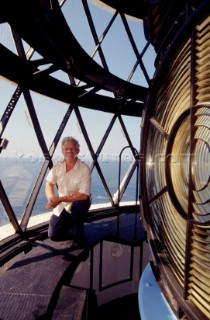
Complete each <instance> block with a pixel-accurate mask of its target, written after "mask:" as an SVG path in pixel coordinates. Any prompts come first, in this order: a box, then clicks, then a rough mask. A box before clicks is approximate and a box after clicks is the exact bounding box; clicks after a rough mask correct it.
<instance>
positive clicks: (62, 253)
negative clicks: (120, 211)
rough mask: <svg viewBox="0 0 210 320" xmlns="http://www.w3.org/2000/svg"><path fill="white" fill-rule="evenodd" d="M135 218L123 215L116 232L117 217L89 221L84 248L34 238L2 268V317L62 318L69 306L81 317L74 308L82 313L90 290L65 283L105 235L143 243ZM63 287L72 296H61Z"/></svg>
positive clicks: (140, 230) (22, 319) (141, 233)
mask: <svg viewBox="0 0 210 320" xmlns="http://www.w3.org/2000/svg"><path fill="white" fill-rule="evenodd" d="M134 221H135V215H133V214H128V215H122V216H120V219H119V226H120V228H119V230H118V231H119V232H118V233H117V234H116V231H117V229H116V227H117V219H116V217H115V218H107V219H103V220H99V221H97V222H91V223H87V224H86V225H85V235H86V248H85V249H83V250H81V249H80V250H75V251H72V250H71V248H70V244H71V241H66V242H59V243H56V242H53V241H51V240H50V239H48V238H46V239H45V240H43V241H40V240H38V241H35V243H34V246H33V248H32V250H31V251H30V252H28V253H27V254H24V253H21V254H20V255H19V256H18V257H16V258H15V259H14V261H13V262H10V265H9V266H7V265H5V266H4V267H2V269H1V273H0V288H1V289H0V291H1V292H0V297H1V299H0V319H1V320H10V319H11V320H13V319H14V318H16V319H21V320H24V319H27V320H30V319H54V320H55V319H59V320H61V319H64V318H65V317H66V315H65V309H66V308H67V310H66V312H68V315H69V316H70V313H72V314H71V317H70V318H69V319H80V317H79V318H78V317H75V308H76V309H77V316H78V312H79V310H80V309H81V310H80V313H82V309H83V308H84V307H85V301H86V296H87V292H86V291H85V290H77V289H75V288H70V287H63V285H65V284H66V283H67V282H68V283H69V282H70V279H71V278H72V276H73V274H74V271H75V268H76V267H77V265H78V263H79V262H80V261H81V260H85V259H86V257H87V255H88V254H89V253H88V252H89V250H90V249H91V247H93V246H94V245H95V244H97V243H98V242H99V241H101V240H102V239H110V240H112V241H116V242H120V243H126V244H130V245H134V246H137V245H140V244H141V243H142V242H143V241H144V240H145V235H144V230H143V228H142V227H141V225H140V221H139V222H138V224H137V237H134V235H135V232H134ZM61 289H62V290H67V291H68V292H69V293H68V297H71V299H70V300H69V298H68V301H66V300H65V299H62V295H63V296H65V294H63V292H62V290H61ZM71 300H72V301H71ZM75 301H76V302H77V307H75ZM78 303H79V307H78ZM55 306H56V307H55ZM71 306H72V307H71ZM91 320H92V319H91Z"/></svg>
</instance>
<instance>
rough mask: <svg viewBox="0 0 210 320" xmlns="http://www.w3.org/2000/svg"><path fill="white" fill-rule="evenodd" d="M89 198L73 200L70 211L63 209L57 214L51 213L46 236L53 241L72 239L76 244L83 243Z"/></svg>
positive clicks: (89, 203)
mask: <svg viewBox="0 0 210 320" xmlns="http://www.w3.org/2000/svg"><path fill="white" fill-rule="evenodd" d="M90 205H91V202H90V199H88V200H84V201H75V202H73V204H72V207H71V213H69V212H67V211H66V210H65V209H63V211H62V212H61V214H60V215H59V217H58V216H56V215H52V216H51V218H50V222H49V227H48V236H49V238H50V239H52V240H53V241H64V240H69V239H73V240H74V241H75V242H77V243H78V244H81V245H83V244H84V222H85V219H86V217H87V213H88V210H89V208H90Z"/></svg>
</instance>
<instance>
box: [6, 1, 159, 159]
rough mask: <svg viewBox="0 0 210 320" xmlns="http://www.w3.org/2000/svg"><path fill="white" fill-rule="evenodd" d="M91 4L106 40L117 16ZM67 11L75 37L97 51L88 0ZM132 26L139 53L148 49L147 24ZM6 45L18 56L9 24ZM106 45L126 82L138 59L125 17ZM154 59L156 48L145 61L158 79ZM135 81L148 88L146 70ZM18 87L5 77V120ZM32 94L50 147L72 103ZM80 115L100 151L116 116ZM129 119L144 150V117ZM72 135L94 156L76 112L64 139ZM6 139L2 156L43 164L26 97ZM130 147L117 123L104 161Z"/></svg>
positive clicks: (130, 128) (83, 151)
mask: <svg viewBox="0 0 210 320" xmlns="http://www.w3.org/2000/svg"><path fill="white" fill-rule="evenodd" d="M88 3H89V8H90V11H91V14H92V18H93V21H94V24H95V27H96V30H97V34H98V36H99V37H100V35H101V34H102V33H103V31H104V29H105V28H106V26H107V24H108V22H109V21H110V19H111V17H112V13H110V12H108V11H105V10H101V9H100V8H98V7H97V6H95V5H93V4H92V2H91V1H89V2H88ZM62 10H63V13H64V16H65V18H66V20H67V22H68V24H69V26H70V29H71V31H72V32H73V34H74V36H75V37H76V39H77V40H78V42H79V43H80V45H81V46H82V47H83V49H84V50H85V51H86V52H87V53H89V54H90V53H91V52H92V50H93V48H94V42H93V39H92V36H91V33H90V30H89V26H88V23H87V19H86V17H85V15H84V13H83V6H82V1H78V0H71V1H70V0H67V1H66V2H65V4H64V6H63V9H62ZM78 17H79V18H78ZM129 27H130V29H131V31H132V34H133V37H134V39H135V40H136V44H137V46H138V49H139V50H142V49H143V47H144V45H145V44H146V40H145V39H144V36H143V24H142V23H139V22H136V21H133V20H129ZM0 43H2V44H3V45H5V46H6V47H7V48H9V49H10V50H12V51H13V52H15V51H16V50H15V46H14V42H13V39H12V36H11V30H10V26H9V25H7V24H1V25H0ZM24 47H25V49H26V50H27V49H28V48H29V46H28V44H26V43H24ZM101 47H102V50H103V52H104V55H105V57H106V62H107V64H108V67H109V70H110V72H112V73H113V74H115V75H117V76H118V77H121V78H122V79H124V80H126V79H127V78H128V76H129V73H130V70H131V69H132V67H133V65H134V63H135V61H136V58H135V55H134V52H133V50H132V49H131V47H130V45H129V46H128V38H127V35H126V33H125V30H124V28H123V24H122V21H121V19H120V17H118V18H117V19H116V21H115V22H114V24H113V27H112V29H111V31H110V33H109V34H108V35H107V36H106V38H105V39H104V41H103V43H102V46H101ZM154 57H155V54H154V50H153V49H152V48H150V49H149V50H148V54H147V55H145V57H144V59H143V61H144V63H145V65H146V69H147V71H148V74H149V77H150V78H152V76H153V73H154ZM39 58H40V56H39V55H38V54H37V53H35V54H34V56H33V57H32V59H34V60H35V59H39ZM94 59H95V60H96V62H97V63H99V64H101V62H100V60H99V57H98V55H97V54H96V55H95V57H94ZM53 76H55V77H56V78H59V79H62V81H66V82H68V77H67V75H66V74H63V73H61V72H59V73H58V72H57V73H56V74H54V75H53ZM131 82H133V83H135V84H138V85H143V86H148V85H147V83H146V81H145V79H144V76H143V74H142V71H141V69H140V68H137V70H136V72H135V75H134V76H133V78H132V79H131ZM15 89H16V84H12V83H11V82H8V81H5V79H3V78H1V77H0V98H1V99H0V101H1V102H0V116H2V114H3V112H4V110H5V107H6V106H7V105H8V102H9V99H10V98H11V95H12V94H13V92H14V91H15ZM102 94H104V95H106V94H108V95H110V93H107V92H105V91H103V92H102ZM31 96H32V99H33V101H34V106H35V109H36V113H37V117H38V119H39V121H40V125H41V127H42V130H43V134H44V136H45V138H46V143H47V146H48V147H50V145H51V143H52V141H53V138H54V136H55V133H56V131H57V128H58V125H59V123H60V122H61V120H62V118H63V117H64V115H65V113H66V111H67V108H68V105H67V104H64V103H61V102H59V101H56V100H53V99H50V98H46V97H43V96H41V95H39V94H37V93H34V92H32V91H31ZM80 112H81V115H82V118H83V121H84V123H85V126H86V129H87V131H88V134H89V137H90V140H91V142H92V144H93V148H94V151H96V150H97V148H98V146H99V144H100V141H101V138H102V137H103V134H104V132H105V130H106V129H107V127H108V125H109V123H110V121H111V119H112V116H113V115H112V114H106V113H104V112H96V111H94V110H88V109H85V108H80ZM123 121H124V123H125V126H126V127H127V130H128V133H129V135H130V137H131V140H132V141H133V143H134V147H135V148H137V149H139V146H140V131H141V119H139V118H133V117H126V116H125V117H123ZM66 135H71V136H74V137H76V138H77V139H78V140H79V142H80V145H81V152H80V155H81V156H82V157H88V155H89V151H88V148H87V146H86V143H85V141H84V138H83V135H82V132H81V128H80V126H79V124H78V120H77V118H76V116H75V114H74V112H73V114H72V116H71V118H70V121H69V123H68V125H67V127H66V128H65V130H64V133H63V136H66ZM3 138H5V139H7V140H8V141H9V144H8V147H7V149H6V150H4V151H3V152H2V155H3V156H12V157H16V158H21V157H22V158H23V157H25V158H27V157H28V158H30V159H31V157H33V158H34V159H38V160H39V158H41V157H42V152H41V150H40V147H39V145H38V143H37V141H36V137H35V133H34V129H33V126H32V122H31V119H30V115H29V112H28V109H27V105H26V103H25V100H24V99H23V97H21V99H20V100H19V102H18V104H17V106H16V108H15V110H14V111H13V114H12V118H11V121H9V123H8V125H7V127H6V129H5V131H4V134H3ZM126 145H127V141H126V139H125V135H124V133H123V131H122V128H121V126H120V124H119V122H118V121H116V122H115V125H114V128H113V130H112V132H111V134H110V136H109V137H108V139H107V143H106V145H105V147H104V148H103V150H102V153H101V155H100V157H101V158H103V159H109V158H114V157H115V156H116V155H118V154H119V152H120V151H121V149H122V148H123V147H125V146H126ZM56 154H57V155H58V156H59V154H60V148H59V147H58V150H57V151H56ZM38 160H37V161H38Z"/></svg>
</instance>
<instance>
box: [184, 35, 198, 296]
mask: <svg viewBox="0 0 210 320" xmlns="http://www.w3.org/2000/svg"><path fill="white" fill-rule="evenodd" d="M195 46H196V43H195V31H194V30H193V31H192V36H191V69H190V74H191V75H190V83H191V88H190V94H191V97H190V100H191V108H190V155H189V163H188V172H189V187H188V214H187V227H186V247H185V273H184V274H185V277H184V291H183V294H184V299H187V293H188V288H189V281H188V279H189V271H190V261H191V255H190V254H189V253H190V250H191V243H192V221H191V220H192V203H193V201H194V196H193V179H192V170H191V168H192V161H193V152H194V135H195V127H194V123H195V116H194V110H195V109H194V106H195V104H196V99H195V93H196V92H195V91H196V90H195V64H196V52H195Z"/></svg>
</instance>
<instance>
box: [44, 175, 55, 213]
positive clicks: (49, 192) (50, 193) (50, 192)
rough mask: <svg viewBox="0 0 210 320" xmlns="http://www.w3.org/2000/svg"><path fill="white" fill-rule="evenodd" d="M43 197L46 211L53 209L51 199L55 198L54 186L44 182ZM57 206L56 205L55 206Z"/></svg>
mask: <svg viewBox="0 0 210 320" xmlns="http://www.w3.org/2000/svg"><path fill="white" fill-rule="evenodd" d="M45 195H46V197H47V205H46V208H47V209H53V208H55V206H54V203H53V199H54V198H55V194H54V184H52V183H51V182H48V181H47V182H46V185H45ZM56 206H57V205H56Z"/></svg>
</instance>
